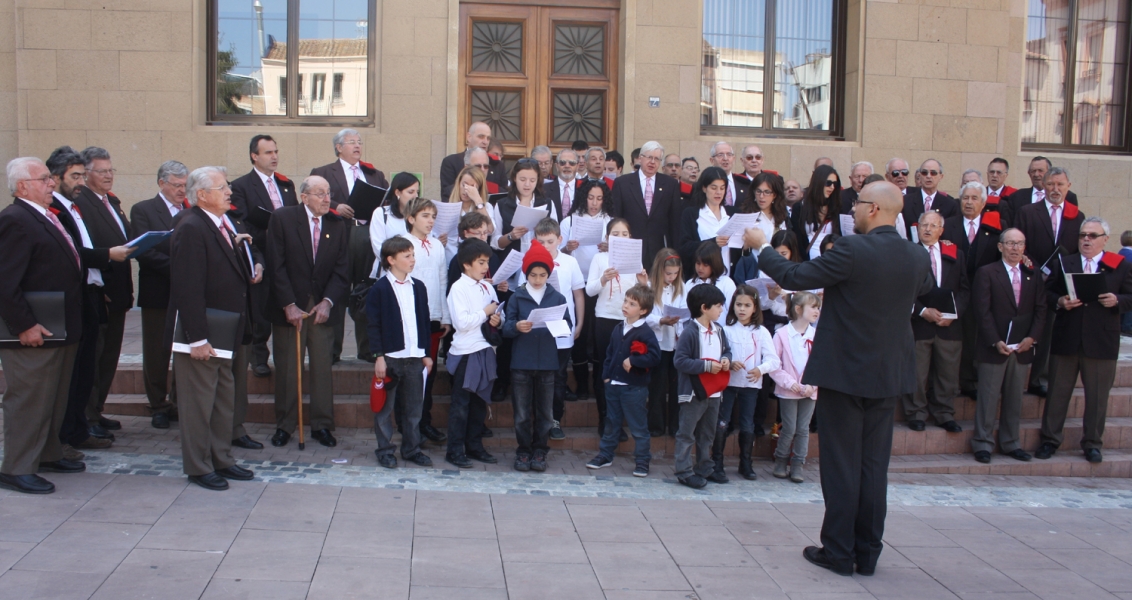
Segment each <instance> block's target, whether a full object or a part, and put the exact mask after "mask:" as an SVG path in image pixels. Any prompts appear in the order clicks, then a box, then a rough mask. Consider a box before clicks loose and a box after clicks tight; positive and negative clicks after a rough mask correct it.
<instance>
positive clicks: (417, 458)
mask: <svg viewBox="0 0 1132 600" xmlns="http://www.w3.org/2000/svg"><path fill="white" fill-rule="evenodd" d="M405 462H411V463H413V464H414V465H417V466H418V467H431V466H432V459H431V458H429V456H428V455H427V454H425V453H424V452H417V453H416V454H414V455H413V456H410V457H409V458H406V459H405Z"/></svg>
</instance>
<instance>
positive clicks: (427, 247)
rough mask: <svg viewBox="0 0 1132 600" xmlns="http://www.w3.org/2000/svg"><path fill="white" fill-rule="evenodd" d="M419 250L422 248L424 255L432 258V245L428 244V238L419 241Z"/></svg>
mask: <svg viewBox="0 0 1132 600" xmlns="http://www.w3.org/2000/svg"><path fill="white" fill-rule="evenodd" d="M421 248H424V251H425V254H427V255H429V256H432V250H431V248H432V244H430V243H429V241H428V238H425V239H423V240H421Z"/></svg>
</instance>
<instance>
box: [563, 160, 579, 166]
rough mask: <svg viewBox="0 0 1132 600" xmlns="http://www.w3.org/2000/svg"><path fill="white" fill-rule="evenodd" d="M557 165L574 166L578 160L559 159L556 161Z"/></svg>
mask: <svg viewBox="0 0 1132 600" xmlns="http://www.w3.org/2000/svg"><path fill="white" fill-rule="evenodd" d="M558 166H560V167H576V166H578V161H576V160H560V161H558Z"/></svg>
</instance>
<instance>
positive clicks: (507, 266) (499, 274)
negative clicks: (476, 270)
mask: <svg viewBox="0 0 1132 600" xmlns="http://www.w3.org/2000/svg"><path fill="white" fill-rule="evenodd" d="M522 266H523V255H522V254H519V251H518V250H511V252H509V253H507V257H506V258H504V259H503V262H502V263H501V264H500V265H499V268H498V269H496V270H495V272H494V273H492V274H491V281H492V283H494V284H495V285H499V284H501V283H503V282H504V281H507V280H508V279H510V278H511V276H512V275H514V274H515V272H516V271H518V270H519V269H520V268H522Z"/></svg>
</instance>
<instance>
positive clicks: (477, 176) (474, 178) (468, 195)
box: [445, 166, 492, 261]
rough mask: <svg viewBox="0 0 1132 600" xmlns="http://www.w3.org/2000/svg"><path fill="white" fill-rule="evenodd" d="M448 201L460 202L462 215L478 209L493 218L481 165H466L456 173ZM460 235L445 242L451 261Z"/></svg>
mask: <svg viewBox="0 0 1132 600" xmlns="http://www.w3.org/2000/svg"><path fill="white" fill-rule="evenodd" d="M447 202H450V203H457V202H458V203H460V217H461V218H463V216H464V215H466V214H468V213H470V212H472V211H476V212H480V213H483V215H484V216H485V217H487V218H489V219H490V218H491V217H492V214H491V205H489V204H488V192H487V178H486V177H485V176H484V174H483V169H481V168H479V167H471V166H468V167H464V168H463V169H461V170H460V173H459V174H458V175H456V185H454V186H452V193H451V194H449V195H448V200H447ZM458 238H459V236H453V237H452V239H449V240H448V243H447V244H445V253H446V255H447V259H448V260H449V261H451V260H452V258H453V257H455V256H456V249H457V248H458V247H459V245H460V240H459V239H458Z"/></svg>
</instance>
